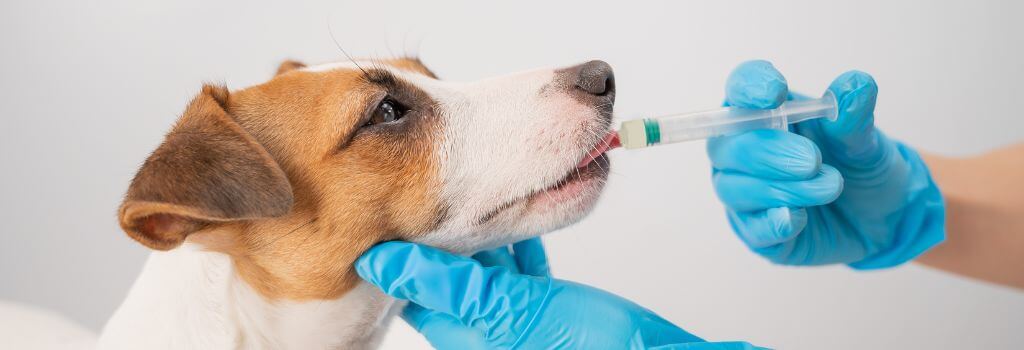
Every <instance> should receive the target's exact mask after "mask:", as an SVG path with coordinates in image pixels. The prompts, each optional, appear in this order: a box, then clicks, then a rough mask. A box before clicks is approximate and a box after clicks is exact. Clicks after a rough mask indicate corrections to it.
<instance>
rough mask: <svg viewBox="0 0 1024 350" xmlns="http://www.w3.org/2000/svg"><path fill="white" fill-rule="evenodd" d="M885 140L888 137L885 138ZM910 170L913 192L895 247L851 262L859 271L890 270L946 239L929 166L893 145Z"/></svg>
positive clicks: (913, 153)
mask: <svg viewBox="0 0 1024 350" xmlns="http://www.w3.org/2000/svg"><path fill="white" fill-rule="evenodd" d="M883 137H884V136H883ZM893 143H894V144H895V148H896V151H898V153H899V155H900V156H901V157H902V160H903V161H906V163H907V164H908V165H909V167H910V178H911V180H910V184H909V185H910V189H911V190H910V193H909V194H908V198H907V201H906V204H905V205H904V208H903V210H902V212H901V213H900V216H901V217H900V219H899V222H898V223H897V225H896V226H895V227H893V230H895V231H896V232H895V238H894V240H893V242H892V244H891V245H890V246H889V247H887V248H885V249H883V250H881V251H878V252H875V253H874V254H871V255H869V256H867V257H865V258H864V259H862V260H860V261H857V262H853V263H850V264H849V266H850V267H852V268H854V269H857V270H872V269H882V268H889V267H893V266H897V265H900V264H903V263H905V262H907V261H910V260H913V259H914V258H916V257H917V256H919V255H921V254H922V253H924V252H925V251H927V250H928V249H930V248H931V247H934V246H935V245H937V244H939V243H941V242H942V241H943V240H945V239H946V208H945V203H944V201H943V198H942V193H941V192H940V191H939V187H938V186H937V185H936V184H935V181H934V180H932V176H931V173H930V172H929V170H928V166H927V165H926V164H925V163H924V160H922V159H921V156H920V155H918V154H917V152H916V151H914V150H913V149H912V148H910V147H907V146H905V145H903V144H902V143H899V142H893Z"/></svg>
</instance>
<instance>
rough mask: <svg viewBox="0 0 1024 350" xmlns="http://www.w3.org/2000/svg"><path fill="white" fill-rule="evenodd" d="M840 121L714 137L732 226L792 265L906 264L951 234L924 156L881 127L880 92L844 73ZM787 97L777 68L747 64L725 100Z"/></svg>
mask: <svg viewBox="0 0 1024 350" xmlns="http://www.w3.org/2000/svg"><path fill="white" fill-rule="evenodd" d="M829 90H831V91H832V93H834V94H835V96H836V100H837V103H838V105H839V117H838V120H837V121H835V122H832V121H829V120H826V119H816V120H811V121H807V122H803V123H799V124H796V125H793V126H791V127H790V131H792V132H793V133H790V132H785V131H780V130H757V131H752V132H747V133H743V134H739V135H733V136H727V137H719V138H714V139H711V140H708V144H707V152H708V156H709V157H710V158H711V164H712V167H713V168H714V169H713V177H714V186H715V190H716V192H717V193H718V196H719V198H720V199H721V200H722V202H723V203H725V205H726V207H727V214H728V218H729V222H730V223H731V224H732V227H733V230H734V231H735V232H736V233H737V234H738V235H739V237H740V239H742V240H743V242H744V243H746V244H747V245H748V246H749V247H750V248H751V249H753V250H754V251H755V252H757V253H758V254H760V255H762V256H764V257H766V258H768V259H769V260H771V261H773V262H775V263H779V264H787V265H820V264H830V263H847V264H849V265H850V266H851V267H854V268H857V269H872V268H884V267H890V266H894V265H898V264H900V263H903V262H906V261H908V260H911V259H913V258H914V257H916V256H918V255H919V254H921V253H922V252H924V251H926V250H927V249H928V248H930V247H932V246H934V245H936V244H938V243H939V242H941V241H942V240H943V239H944V238H945V223H944V221H945V220H944V215H945V214H944V213H945V209H944V208H943V202H942V196H941V194H940V193H939V189H938V187H936V185H935V182H934V181H932V179H931V176H930V175H929V172H928V168H927V166H926V165H925V163H924V162H923V161H922V160H921V157H920V156H918V154H917V153H916V152H915V151H914V150H913V149H912V148H910V147H907V146H906V145H904V144H902V143H899V142H896V141H894V140H892V139H890V138H888V137H886V136H885V135H884V134H882V132H880V131H879V130H878V129H876V128H875V126H874V109H875V98H876V97H877V95H878V87H877V86H876V85H875V81H874V79H872V78H871V76H870V75H868V74H865V73H863V72H858V71H851V72H847V73H845V74H843V75H841V76H839V77H838V78H836V79H835V81H833V82H832V84H831V86H829ZM787 98H789V99H793V98H798V99H799V98H801V97H799V96H794V95H792V94H790V93H789V90H788V87H787V85H786V79H785V78H783V77H782V74H780V73H779V72H778V71H777V70H776V69H775V67H773V66H772V65H771V63H768V62H765V61H750V62H746V63H743V64H741V65H740V66H739V67H738V68H736V70H735V71H733V73H732V74H731V75H730V76H729V79H728V82H727V83H726V104H728V105H732V106H738V107H746V108H762V109H769V108H776V107H778V106H779V105H780V104H782V102H784V101H785V100H786V99H787Z"/></svg>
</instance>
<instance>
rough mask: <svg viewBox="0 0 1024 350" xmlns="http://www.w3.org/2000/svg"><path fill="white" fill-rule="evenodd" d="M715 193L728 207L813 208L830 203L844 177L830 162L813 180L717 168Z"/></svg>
mask: <svg viewBox="0 0 1024 350" xmlns="http://www.w3.org/2000/svg"><path fill="white" fill-rule="evenodd" d="M713 177H714V179H713V182H714V186H715V192H717V193H718V198H719V199H721V200H722V203H724V204H725V205H726V206H727V207H729V208H730V209H732V210H736V211H757V210H765V209H769V208H776V207H795V208H802V207H813V206H818V205H825V204H828V203H831V202H832V201H834V200H836V198H838V197H839V194H840V193H842V191H843V176H842V175H841V174H840V173H839V170H836V168H833V167H832V166H830V165H828V164H822V165H821V171H820V172H819V173H818V175H817V176H815V177H813V178H811V179H810V180H802V181H778V180H767V179H763V178H759V177H753V176H750V175H745V174H739V173H732V172H725V171H715V174H714V176H713Z"/></svg>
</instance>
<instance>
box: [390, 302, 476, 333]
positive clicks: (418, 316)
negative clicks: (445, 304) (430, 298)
mask: <svg viewBox="0 0 1024 350" xmlns="http://www.w3.org/2000/svg"><path fill="white" fill-rule="evenodd" d="M401 316H402V319H403V320H405V322H406V323H408V324H409V326H411V327H412V328H413V329H415V330H416V331H417V332H420V333H422V331H421V330H422V329H423V326H424V325H427V324H429V323H441V324H449V325H452V326H456V325H457V326H463V325H462V324H460V323H459V320H458V319H456V318H454V317H451V316H449V315H447V314H444V313H440V312H437V311H433V310H429V309H426V308H424V307H422V306H419V305H417V304H416V303H408V304H406V305H405V308H404V309H402V314H401Z"/></svg>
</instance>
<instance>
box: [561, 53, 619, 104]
mask: <svg viewBox="0 0 1024 350" xmlns="http://www.w3.org/2000/svg"><path fill="white" fill-rule="evenodd" d="M574 68H575V69H572V70H574V71H576V84H575V88H576V89H579V90H582V91H583V92H586V93H588V94H591V95H594V96H608V95H612V94H613V93H614V92H615V74H614V73H612V66H611V65H609V64H608V63H606V62H605V61H600V60H593V61H590V62H587V63H584V64H581V65H579V66H576V67H574ZM612 96H614V95H612Z"/></svg>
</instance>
